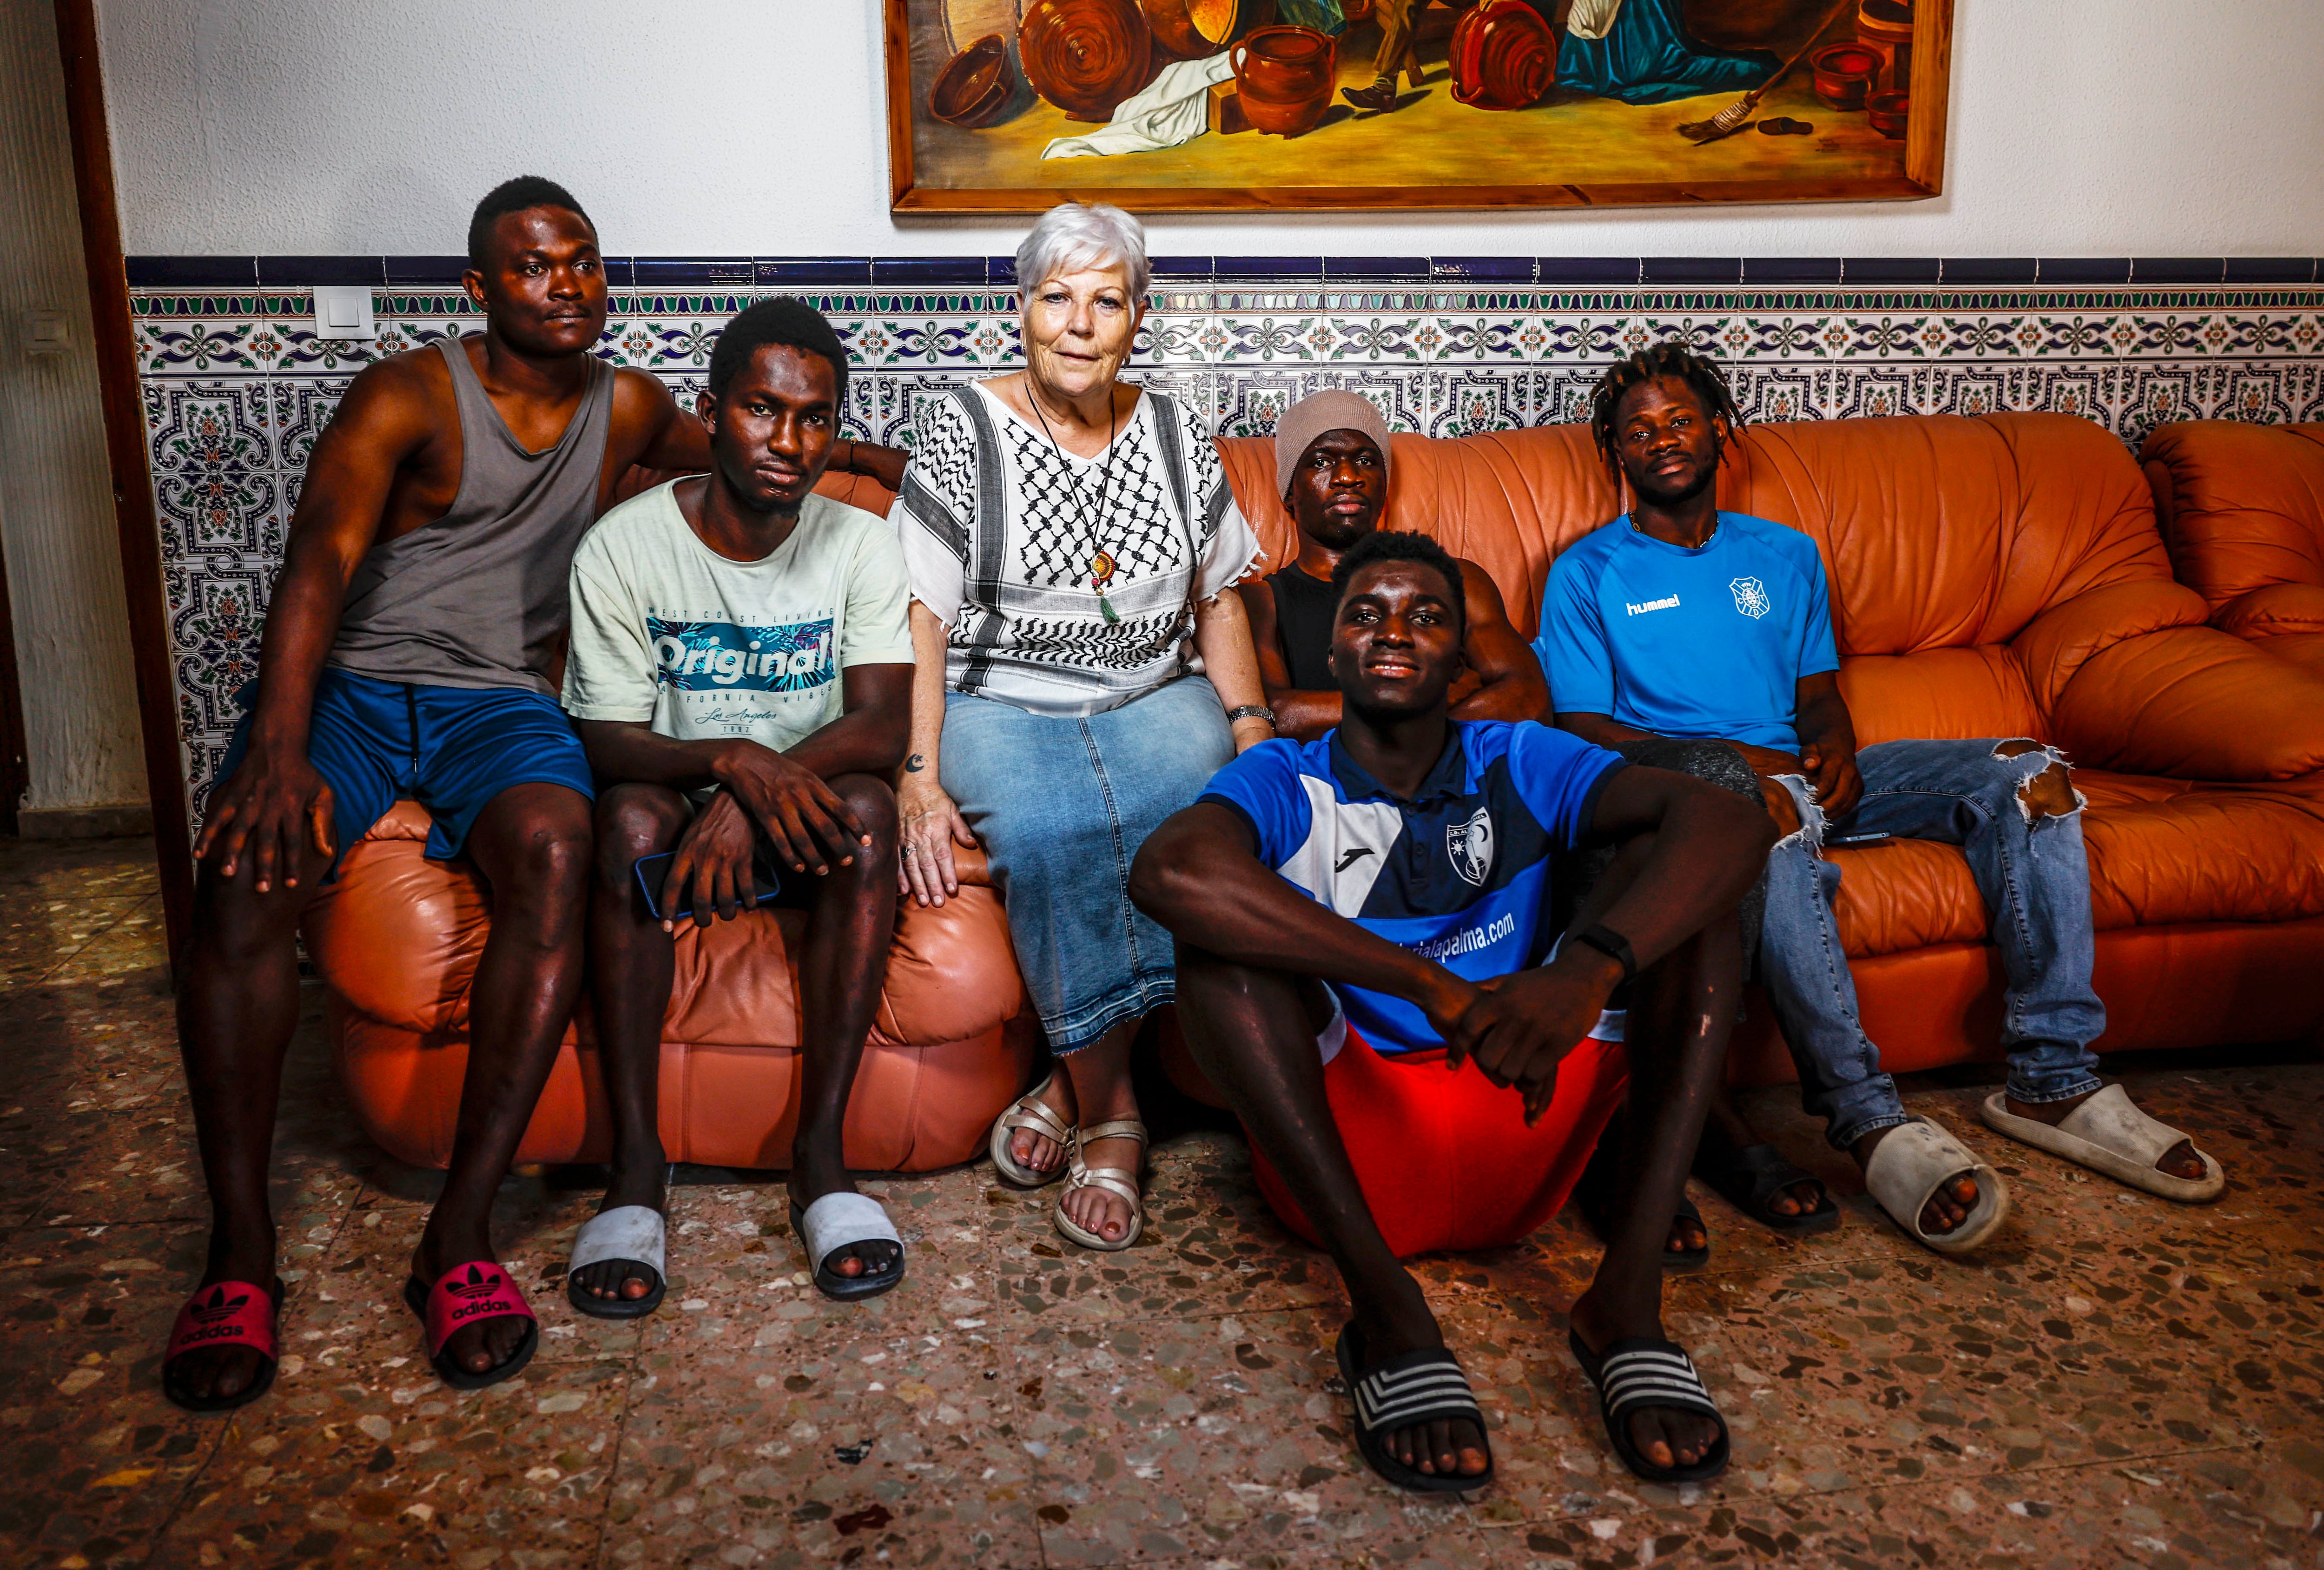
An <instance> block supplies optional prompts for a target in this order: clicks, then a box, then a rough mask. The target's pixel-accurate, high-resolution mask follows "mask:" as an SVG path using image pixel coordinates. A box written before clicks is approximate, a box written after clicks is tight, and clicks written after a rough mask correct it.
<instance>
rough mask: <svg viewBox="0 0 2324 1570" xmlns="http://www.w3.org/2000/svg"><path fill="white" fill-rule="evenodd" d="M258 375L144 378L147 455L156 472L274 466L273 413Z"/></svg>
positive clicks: (232, 469)
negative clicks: (166, 379) (165, 379)
mask: <svg viewBox="0 0 2324 1570" xmlns="http://www.w3.org/2000/svg"><path fill="white" fill-rule="evenodd" d="M266 386H267V384H266V382H265V380H264V379H263V378H262V377H257V376H248V377H240V376H237V377H232V378H226V377H216V378H210V377H205V378H199V379H193V380H186V381H178V380H169V381H162V380H149V381H148V382H146V383H145V385H144V389H143V391H144V404H145V439H146V455H147V460H148V461H149V462H150V463H151V464H152V466H153V473H154V474H155V475H156V476H161V475H182V474H211V473H220V472H229V471H232V472H246V471H250V470H254V469H271V468H272V467H273V466H274V448H273V440H272V424H273V418H272V407H271V405H270V403H269V401H268V398H267V392H266Z"/></svg>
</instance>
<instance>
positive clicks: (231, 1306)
mask: <svg viewBox="0 0 2324 1570" xmlns="http://www.w3.org/2000/svg"><path fill="white" fill-rule="evenodd" d="M249 1301H250V1294H249V1293H247V1292H244V1293H243V1294H241V1295H240V1296H239V1297H236V1298H227V1297H226V1288H224V1287H213V1288H210V1296H209V1301H208V1302H207V1303H202V1302H196V1303H189V1304H188V1305H187V1312H188V1313H189V1314H191V1315H192V1316H194V1320H195V1323H197V1324H199V1325H208V1324H209V1323H211V1322H212V1321H213V1320H218V1319H223V1318H225V1317H226V1316H227V1315H229V1314H231V1313H233V1312H234V1311H235V1309H237V1308H239V1307H242V1306H243V1305H244V1304H245V1303H247V1302H249Z"/></svg>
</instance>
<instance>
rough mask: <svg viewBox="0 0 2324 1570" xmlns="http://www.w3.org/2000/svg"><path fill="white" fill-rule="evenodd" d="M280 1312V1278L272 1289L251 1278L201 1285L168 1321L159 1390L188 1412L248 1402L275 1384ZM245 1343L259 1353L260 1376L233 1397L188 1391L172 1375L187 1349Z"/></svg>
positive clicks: (220, 1409) (221, 1409)
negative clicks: (253, 1282)
mask: <svg viewBox="0 0 2324 1570" xmlns="http://www.w3.org/2000/svg"><path fill="white" fill-rule="evenodd" d="M281 1312H282V1283H281V1281H279V1280H278V1281H276V1282H275V1283H274V1285H273V1286H272V1287H271V1288H268V1287H260V1286H254V1285H253V1284H252V1283H250V1282H248V1281H219V1282H216V1283H214V1284H213V1285H210V1286H208V1287H200V1288H196V1289H195V1291H194V1295H193V1296H192V1297H190V1298H187V1299H186V1306H185V1307H182V1308H180V1309H179V1310H178V1322H177V1323H176V1324H174V1325H171V1326H170V1342H169V1345H168V1347H167V1348H166V1349H165V1350H164V1351H163V1352H162V1353H161V1393H162V1394H163V1395H165V1396H167V1397H169V1398H170V1399H171V1401H172V1402H173V1403H175V1404H176V1405H178V1406H180V1407H182V1408H185V1409H186V1410H187V1411H189V1412H227V1411H232V1410H233V1409H234V1408H236V1407H246V1406H248V1405H249V1404H250V1403H251V1402H253V1401H254V1400H256V1399H258V1398H259V1397H261V1396H263V1395H264V1394H265V1393H266V1392H267V1391H268V1390H272V1389H273V1388H274V1370H275V1367H276V1364H277V1362H279V1353H278V1348H279V1345H280V1343H279V1342H278V1340H277V1339H276V1335H275V1324H274V1322H275V1319H276V1317H277V1316H280V1315H281ZM224 1346H246V1347H248V1348H249V1349H250V1350H251V1351H253V1352H254V1353H257V1354H258V1356H259V1358H260V1360H261V1361H260V1364H259V1369H258V1377H257V1378H255V1379H254V1380H252V1381H250V1383H249V1384H248V1385H246V1386H245V1387H244V1388H243V1389H241V1390H236V1391H235V1393H234V1394H232V1395H230V1396H215V1395H214V1396H196V1395H189V1394H188V1393H187V1392H186V1391H185V1390H183V1389H181V1388H180V1386H179V1385H178V1383H177V1382H176V1381H173V1380H172V1379H171V1377H170V1370H171V1365H172V1364H174V1363H175V1362H177V1361H178V1359H179V1358H180V1356H182V1355H183V1354H185V1353H189V1352H198V1351H200V1350H203V1349H204V1348H208V1347H224Z"/></svg>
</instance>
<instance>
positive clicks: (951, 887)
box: [896, 775, 976, 905]
mask: <svg viewBox="0 0 2324 1570" xmlns="http://www.w3.org/2000/svg"><path fill="white" fill-rule="evenodd" d="M904 780H905V782H904V784H903V786H902V787H901V788H900V789H899V790H897V792H896V817H897V835H896V838H897V842H898V843H897V849H896V858H897V868H896V892H897V893H899V894H909V895H910V896H911V897H912V898H913V899H914V900H917V901H918V902H919V903H920V904H922V905H941V904H943V903H944V902H945V898H946V897H947V896H949V895H953V894H957V893H959V892H960V878H959V875H958V874H957V873H955V872H954V870H953V862H952V847H953V846H954V845H955V844H958V845H962V846H963V847H964V848H968V849H973V848H975V845H976V836H975V835H973V834H972V833H971V832H970V831H969V827H968V819H966V818H964V817H962V816H961V815H960V808H958V807H956V806H954V804H953V799H952V798H951V797H949V796H947V795H945V789H944V787H943V786H941V785H939V784H937V783H936V781H935V780H917V779H915V778H914V777H913V776H911V775H906V776H905V777H904Z"/></svg>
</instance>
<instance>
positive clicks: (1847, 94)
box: [1808, 43, 1880, 109]
mask: <svg viewBox="0 0 2324 1570" xmlns="http://www.w3.org/2000/svg"><path fill="white" fill-rule="evenodd" d="M1808 69H1809V70H1810V71H1811V72H1812V73H1813V75H1814V78H1815V91H1816V97H1819V98H1821V99H1822V100H1823V101H1824V102H1825V103H1827V104H1830V105H1831V106H1832V107H1833V108H1835V109H1861V108H1862V107H1864V96H1865V94H1867V92H1869V91H1871V90H1872V77H1873V73H1874V72H1876V71H1877V70H1878V69H1880V52H1879V51H1877V50H1874V49H1867V48H1866V47H1865V46H1864V45H1863V44H1860V43H1831V44H1826V45H1825V46H1824V47H1823V48H1821V49H1820V50H1818V51H1815V52H1814V53H1813V54H1812V55H1810V56H1808Z"/></svg>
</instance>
